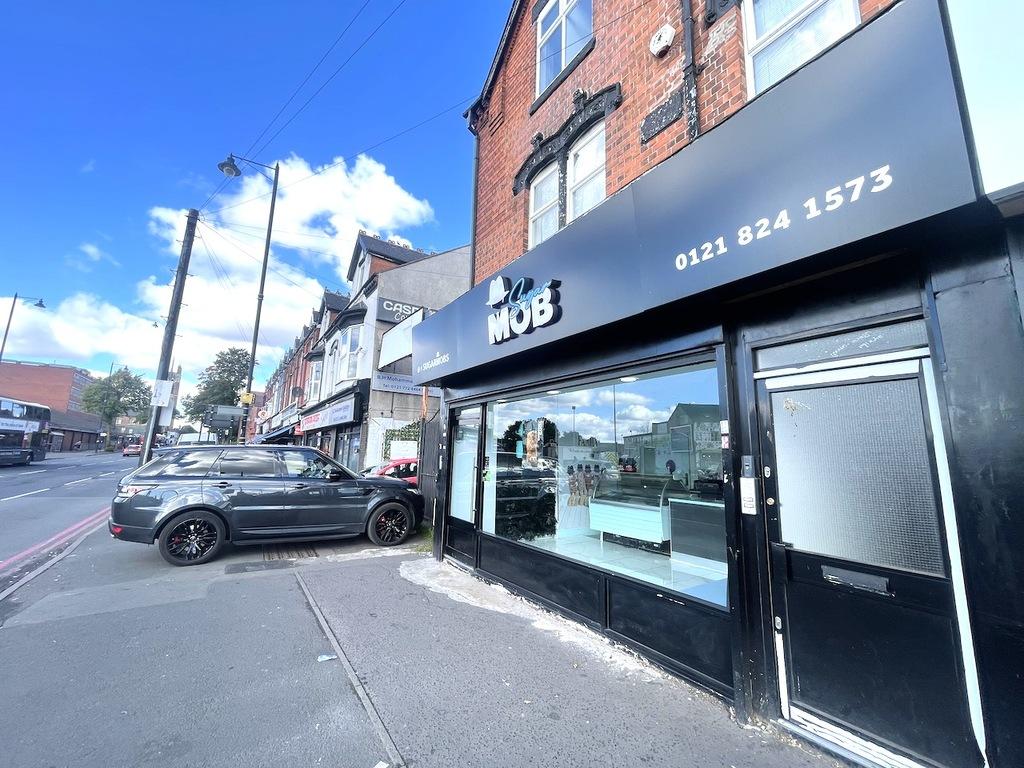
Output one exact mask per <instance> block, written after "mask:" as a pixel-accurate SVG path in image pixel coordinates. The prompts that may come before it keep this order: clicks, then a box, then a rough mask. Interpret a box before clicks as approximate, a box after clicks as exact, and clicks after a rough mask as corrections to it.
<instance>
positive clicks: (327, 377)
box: [320, 334, 341, 400]
mask: <svg viewBox="0 0 1024 768" xmlns="http://www.w3.org/2000/svg"><path fill="white" fill-rule="evenodd" d="M340 348H341V344H340V343H339V341H338V335H337V334H335V335H334V336H333V337H332V339H331V343H330V344H329V345H328V352H327V365H326V366H325V369H324V375H323V376H322V377H321V379H320V391H321V397H320V399H321V400H323V399H325V398H327V397H330V396H331V395H332V394H334V387H335V385H336V384H337V378H336V374H337V372H338V351H339V349H340ZM324 387H326V388H327V392H324V391H323V389H324Z"/></svg>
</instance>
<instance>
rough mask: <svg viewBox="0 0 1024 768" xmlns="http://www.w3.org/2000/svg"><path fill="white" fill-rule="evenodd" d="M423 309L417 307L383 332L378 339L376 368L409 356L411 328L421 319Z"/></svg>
mask: <svg viewBox="0 0 1024 768" xmlns="http://www.w3.org/2000/svg"><path fill="white" fill-rule="evenodd" d="M423 314H424V313H423V310H422V309H417V310H416V311H415V312H413V313H412V314H411V315H409V316H408V317H407V318H405V320H403V321H402V322H400V323H399V324H398V325H396V326H395V327H394V328H391V329H389V330H388V331H386V332H385V333H384V335H383V336H382V337H381V340H380V358H379V360H378V362H377V370H378V371H380V370H383V369H384V366H387V365H391V364H392V363H394V362H396V361H398V360H401V359H402V358H403V357H409V356H410V355H411V354H412V329H413V328H415V327H416V326H417V325H419V324H420V323H421V322H422V321H423Z"/></svg>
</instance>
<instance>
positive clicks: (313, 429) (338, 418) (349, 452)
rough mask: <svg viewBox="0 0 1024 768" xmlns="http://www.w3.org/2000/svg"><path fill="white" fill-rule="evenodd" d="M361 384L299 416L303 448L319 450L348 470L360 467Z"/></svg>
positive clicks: (363, 387) (362, 396)
mask: <svg viewBox="0 0 1024 768" xmlns="http://www.w3.org/2000/svg"><path fill="white" fill-rule="evenodd" d="M365 390H366V387H365V386H364V385H362V384H361V385H358V386H357V387H355V388H354V389H352V390H349V391H347V392H344V393H342V394H340V395H339V396H338V397H336V398H333V399H332V400H330V401H329V402H328V403H326V404H324V405H320V406H318V408H317V409H316V410H314V411H311V412H310V413H307V414H305V415H303V416H302V418H301V419H300V421H299V429H300V432H301V434H302V441H303V444H304V445H309V446H312V447H314V448H319V449H320V450H321V451H323V452H324V453H326V454H327V455H328V456H332V457H334V458H335V459H337V460H338V461H340V462H341V463H342V464H344V465H345V466H347V467H350V468H357V467H358V464H359V458H360V457H359V448H360V442H361V441H360V433H361V424H360V422H361V419H362V406H361V403H362V402H363V398H364V397H365V395H364V394H363V393H364V392H365Z"/></svg>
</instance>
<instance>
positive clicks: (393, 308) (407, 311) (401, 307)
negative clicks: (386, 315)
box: [384, 299, 419, 316]
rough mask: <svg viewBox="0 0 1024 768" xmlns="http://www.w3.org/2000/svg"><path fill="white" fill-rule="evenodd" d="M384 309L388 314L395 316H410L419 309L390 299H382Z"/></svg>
mask: <svg viewBox="0 0 1024 768" xmlns="http://www.w3.org/2000/svg"><path fill="white" fill-rule="evenodd" d="M384 309H385V310H387V311H388V312H394V313H395V314H396V315H406V316H408V315H411V314H412V313H413V312H415V311H416V310H417V309H419V307H414V306H413V305H412V304H403V303H402V302H400V301H392V300H391V299H384Z"/></svg>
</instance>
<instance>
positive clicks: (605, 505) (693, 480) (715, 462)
mask: <svg viewBox="0 0 1024 768" xmlns="http://www.w3.org/2000/svg"><path fill="white" fill-rule="evenodd" d="M720 419H721V414H720V409H719V405H718V380H717V374H716V370H715V367H714V365H713V364H706V365H699V366H691V367H688V368H678V369H673V370H670V371H660V372H658V373H654V374H647V375H643V376H623V377H621V378H616V379H614V380H611V381H608V382H602V383H600V384H597V385H591V386H587V387H580V388H568V387H567V388H565V389H562V390H551V391H549V392H547V393H545V394H543V395H536V396H533V397H529V398H523V399H518V400H497V401H494V402H492V403H489V404H488V406H487V435H486V440H487V444H486V457H485V462H484V500H483V530H484V531H486V532H488V533H492V534H495V535H497V536H501V537H503V538H507V539H512V540H514V541H519V542H523V543H526V544H530V545H532V546H534V547H538V548H540V549H544V550H547V551H550V552H556V553H558V554H560V555H562V556H564V557H568V558H571V559H573V560H577V561H580V562H582V563H586V564H588V565H593V566H597V567H599V568H604V569H606V570H609V571H613V572H615V573H620V574H623V575H626V576H630V577H632V578H635V579H640V580H642V581H646V582H648V583H651V584H654V585H656V586H658V587H659V588H665V589H671V590H675V591H677V592H680V593H683V594H686V595H690V596H693V597H697V598H700V599H702V600H705V601H707V602H710V603H714V604H717V605H720V606H726V605H727V590H726V583H727V576H728V568H727V566H726V539H725V510H724V504H723V487H722V450H721V444H722V437H721V431H720V423H721V422H720Z"/></svg>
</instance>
